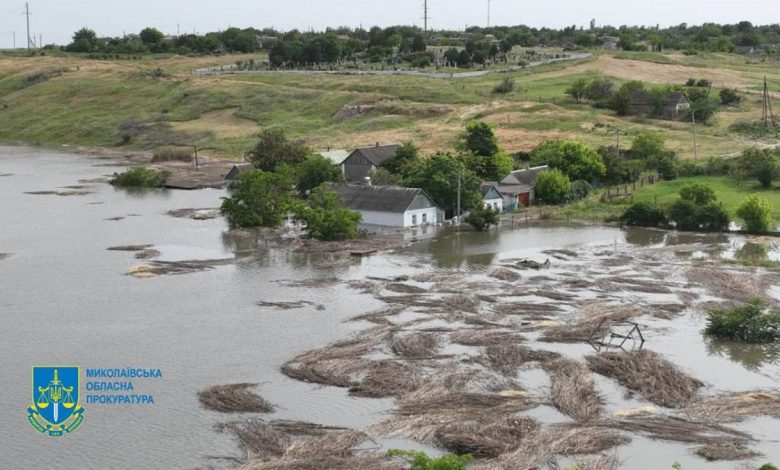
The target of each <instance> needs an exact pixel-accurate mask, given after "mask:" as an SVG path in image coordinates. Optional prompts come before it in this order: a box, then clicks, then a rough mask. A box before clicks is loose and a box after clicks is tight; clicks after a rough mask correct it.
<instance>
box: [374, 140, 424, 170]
mask: <svg viewBox="0 0 780 470" xmlns="http://www.w3.org/2000/svg"><path fill="white" fill-rule="evenodd" d="M419 158H420V149H418V148H417V146H415V145H414V144H413V143H412V142H405V143H404V144H402V145H401V146H400V147H398V150H396V152H395V155H393V156H392V157H390V158H388V159H387V160H385V162H384V163H383V164H382V168H385V169H387V171H389V172H390V173H392V174H394V175H402V174H403V173H404V171H405V169H406V167H408V166H409V165H410V164H411V163H413V162H414V161H415V160H417V159H419Z"/></svg>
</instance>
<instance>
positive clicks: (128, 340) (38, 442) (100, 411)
mask: <svg viewBox="0 0 780 470" xmlns="http://www.w3.org/2000/svg"><path fill="white" fill-rule="evenodd" d="M118 169H119V168H117V167H113V166H110V161H108V160H101V159H98V158H93V157H86V156H77V155H67V154H61V153H56V152H51V151H43V150H36V149H28V148H17V147H0V175H2V176H0V201H2V203H0V325H1V326H0V333H2V335H1V336H0V337H1V338H2V340H0V390H2V391H3V393H2V397H3V399H4V400H3V401H4V405H6V406H7V407H8V409H7V412H6V413H5V415H4V418H3V419H2V420H0V442H2V445H0V468H31V467H35V466H46V467H54V468H134V469H140V468H226V467H230V466H232V465H233V464H234V463H235V462H234V460H231V458H239V457H240V456H241V455H240V452H239V450H238V449H237V447H236V444H235V443H234V442H233V441H232V440H231V438H230V437H229V436H227V435H224V434H220V433H218V432H217V431H215V430H214V425H215V424H217V423H220V422H225V421H229V420H231V419H237V418H241V417H242V416H243V415H225V414H220V413H216V412H212V411H207V410H204V409H203V408H202V407H200V405H199V403H198V401H197V396H196V394H197V392H198V391H199V390H202V389H204V388H206V387H209V386H211V385H216V384H226V383H237V382H253V383H258V384H259V386H258V392H259V393H260V394H261V395H262V396H263V397H264V398H266V399H267V400H268V401H270V402H271V403H273V404H275V405H276V406H277V408H276V411H275V412H274V413H272V414H270V415H268V417H269V418H274V419H275V418H280V419H297V420H304V421H311V422H316V423H321V424H327V425H341V426H349V427H353V428H357V429H360V428H364V427H366V426H368V425H370V424H372V423H376V422H378V421H380V420H382V419H383V418H384V417H386V413H387V411H388V410H390V409H391V408H392V406H393V400H391V399H362V398H353V397H349V396H347V393H346V391H345V390H343V389H338V388H333V387H322V386H318V385H311V384H305V383H302V382H297V381H293V380H291V379H289V378H287V377H285V376H283V375H282V374H281V373H280V372H279V367H280V366H281V365H282V364H283V363H284V362H285V361H287V360H289V359H290V358H292V357H293V356H295V355H296V354H299V353H301V352H304V351H307V350H309V349H312V348H316V347H320V346H323V345H325V344H328V343H330V342H333V341H335V340H338V339H343V338H345V337H347V336H348V335H349V334H350V333H352V332H354V331H356V330H357V329H359V328H361V327H365V326H366V324H361V323H354V322H345V321H344V320H346V319H348V318H349V317H352V316H354V315H357V314H360V313H363V312H365V311H369V310H373V309H376V308H379V307H381V306H382V303H381V302H380V301H378V300H376V299H375V298H374V297H372V296H371V295H368V294H360V293H358V292H357V291H355V290H353V289H350V288H348V287H347V286H346V285H344V284H343V283H331V284H329V285H328V286H327V287H326V288H321V287H313V286H312V287H307V286H302V284H306V281H311V280H317V279H322V280H327V279H330V278H333V277H338V278H339V279H341V280H346V279H361V278H365V277H368V276H376V277H392V276H397V275H402V274H405V275H413V274H417V273H423V272H429V271H431V270H453V269H457V270H462V271H467V272H474V273H476V274H478V275H480V274H484V273H485V272H486V271H487V270H488V269H489V266H491V265H495V264H497V263H499V262H500V261H501V260H505V259H510V258H532V259H536V260H538V261H543V260H544V259H545V257H546V256H547V255H545V254H543V253H542V251H544V250H548V249H560V248H566V249H570V250H574V251H593V250H615V251H619V250H631V249H633V247H647V246H653V245H675V244H685V243H691V242H692V241H691V240H679V239H673V237H670V235H669V234H667V233H664V232H656V231H642V230H635V231H629V232H625V231H622V230H620V229H617V228H609V227H576V226H560V225H556V226H549V227H545V226H533V227H528V226H526V225H524V224H520V223H518V224H517V226H516V227H515V228H512V227H504V228H503V229H502V230H500V231H498V230H493V231H491V232H489V233H483V234H473V233H468V234H466V233H464V234H457V233H453V232H452V231H443V232H442V233H440V234H439V235H438V236H437V237H435V238H432V239H429V240H423V241H420V242H419V243H416V244H414V245H412V246H410V247H409V248H407V249H404V250H400V251H398V252H395V253H389V254H382V255H378V256H372V257H368V258H362V259H354V260H351V261H350V262H349V263H339V264H335V265H334V264H333V263H328V259H327V255H308V254H301V253H293V252H291V251H289V250H283V249H279V248H274V247H271V246H268V245H266V244H265V243H263V242H256V241H254V240H251V239H250V240H247V239H236V238H235V237H232V236H226V235H224V232H225V231H226V228H227V227H226V225H225V223H224V221H223V220H222V219H221V218H215V219H209V220H192V219H189V218H174V217H171V216H169V215H167V214H166V212H168V211H170V210H174V209H182V208H214V207H217V206H218V205H219V203H220V197H222V196H223V195H224V192H222V191H219V190H203V191H194V192H185V191H162V190H159V191H157V190H155V191H145V192H127V191H124V190H117V189H114V188H113V187H111V186H110V185H108V184H106V183H105V182H101V181H98V180H96V179H99V178H102V177H104V176H106V175H110V174H111V173H113V172H114V171H117V170H118ZM68 186H83V187H79V188H68ZM48 191H54V192H61V193H62V194H70V195H57V194H27V193H32V192H48ZM73 191H75V192H79V193H78V194H72V193H71V192H73ZM747 243H749V242H747V241H745V240H744V239H742V238H740V237H726V236H723V237H716V238H715V239H713V240H712V244H713V246H716V249H717V250H720V251H718V253H725V254H726V256H732V257H738V254H736V253H738V252H739V250H740V249H742V248H744V246H745V245H746V244H747ZM146 244H148V245H152V247H153V248H154V249H156V250H158V251H160V253H161V255H160V257H159V258H158V259H160V260H166V261H177V260H193V259H202V260H203V259H225V258H234V257H236V256H237V252H239V254H240V256H241V257H242V258H241V260H240V262H236V263H228V264H224V265H218V266H215V267H214V268H213V269H208V270H205V271H202V272H195V273H189V274H182V275H162V276H157V277H152V278H146V279H139V278H136V277H133V276H130V275H127V273H128V272H129V271H130V270H131V268H132V267H133V266H136V265H142V264H144V263H145V261H144V260H140V259H136V258H135V257H134V254H133V252H126V251H109V250H107V248H109V247H113V246H120V245H146ZM670 249H673V248H670ZM714 250H715V249H714ZM743 251H744V250H743ZM749 251H750V252H751V253H753V251H754V250H753V249H752V248H751V249H750V250H749ZM247 252H249V253H251V255H250V256H249V257H246V254H247ZM775 252H776V250H775V249H773V248H770V249H768V250H767V252H766V256H767V257H769V258H771V259H775V258H774V257H775V256H776V253H775ZM762 253H763V252H760V253H759V254H758V255H759V256H761V255H762ZM2 254H7V255H8V256H6V257H4V256H3V255H2ZM710 255H712V254H711V253H709V252H706V253H704V252H703V253H701V254H696V256H710ZM681 256H682V255H681ZM681 259H682V258H681ZM571 269H575V270H577V269H582V270H583V272H585V271H586V267H576V266H575V267H574V268H571ZM551 273H552V275H556V274H559V272H557V271H556V269H552V270H551ZM291 301H307V302H310V303H307V304H304V305H303V307H302V308H296V309H287V310H285V309H279V308H273V307H261V306H258V303H259V302H291ZM646 323H647V325H646V326H647V328H648V331H649V332H650V334H649V337H650V340H651V341H654V343H653V347H652V349H653V350H655V351H657V352H660V353H662V354H664V355H665V356H667V357H668V358H670V359H672V360H673V361H675V362H677V363H680V362H683V363H688V364H692V365H691V366H688V367H685V368H684V369H685V370H686V372H689V373H691V374H692V375H694V376H696V377H698V378H700V379H701V380H703V381H705V382H706V383H707V384H708V390H709V391H710V392H711V393H717V392H722V391H730V390H749V389H755V388H775V387H777V385H778V381H780V370H779V368H778V352H777V351H773V350H771V349H770V350H767V349H766V348H764V349H761V348H752V347H750V348H749V347H744V346H742V345H735V344H729V343H714V342H705V341H703V340H702V339H701V335H700V330H701V328H702V326H703V318H702V317H701V315H694V314H691V315H683V316H680V317H678V318H676V319H674V320H672V321H661V320H657V321H656V320H648V321H647V322H646ZM536 346H538V345H535V347H536ZM539 347H541V346H539ZM546 347H547V348H549V349H554V350H559V351H561V352H564V353H572V354H582V352H585V348H587V346H584V345H557V344H549V343H548V344H546ZM36 365H78V366H80V367H81V368H82V380H84V379H85V377H84V370H83V369H87V368H90V369H91V368H107V369H108V368H124V367H138V368H159V369H161V371H162V374H163V377H162V378H161V379H140V380H136V381H135V382H134V385H135V387H136V389H137V391H138V392H140V393H149V394H152V395H153V396H154V400H155V404H154V405H100V404H92V405H87V404H85V403H84V401H83V400H82V405H84V406H85V408H86V412H85V421H84V422H83V424H82V425H81V427H80V428H79V429H78V430H77V431H76V432H74V433H73V434H71V435H68V436H65V437H61V438H49V437H46V436H43V435H41V434H40V433H38V432H37V431H36V430H35V429H33V428H32V427H31V426H30V425H29V423H28V422H27V416H26V408H27V406H28V405H29V404H30V402H31V400H32V395H31V390H30V371H31V367H33V366H36ZM519 378H520V380H521V382H524V383H525V382H528V384H527V385H528V388H529V389H531V390H533V389H534V388H545V387H548V386H549V385H548V383H546V382H545V379H546V378H545V377H544V376H543V374H539V373H536V372H534V371H533V370H524V371H522V372H521V373H520V375H519ZM598 384H599V386H600V388H602V390H603V392H604V393H605V398H606V400H607V408H608V409H610V410H612V409H618V408H627V407H633V406H642V405H645V404H646V403H645V402H642V401H639V400H633V401H632V400H629V399H627V398H626V397H625V390H623V389H622V388H621V387H620V386H619V385H617V384H616V383H614V382H612V381H611V380H609V379H605V378H599V381H598ZM82 387H83V385H82ZM84 393H85V391H84V390H83V388H82V394H84ZM534 413H535V414H534ZM531 415H532V416H533V417H534V418H536V419H538V420H539V421H540V422H543V423H547V422H556V421H558V420H559V419H561V417H562V415H560V413H558V412H557V411H556V410H555V409H553V408H551V407H539V408H538V409H535V410H532V412H531ZM247 416H249V415H247ZM563 418H565V417H563ZM778 424H780V423H778V421H777V420H773V419H768V418H759V419H756V420H753V421H751V422H747V423H743V424H740V425H739V429H745V430H747V431H749V432H751V433H755V434H757V435H758V438H759V439H760V442H759V443H758V444H757V445H756V446H754V447H755V448H756V449H757V450H759V451H760V452H762V453H764V454H765V457H762V460H763V461H774V462H775V463H777V462H780V444H778V443H777V439H778V435H777V433H776V432H775V431H772V429H775V430H776V429H778ZM381 443H382V445H385V446H388V447H404V446H410V443H409V442H408V441H406V440H403V439H400V440H396V439H388V440H383V441H382V442H381ZM691 449H692V448H691V447H689V446H685V445H681V444H669V443H658V442H654V441H651V440H649V439H643V438H639V437H636V438H634V440H633V442H632V444H630V445H628V446H625V447H623V448H621V449H620V450H619V451H618V453H619V456H620V457H621V460H622V461H624V462H625V465H626V468H649V467H647V466H646V465H645V464H646V463H647V462H655V463H657V465H653V468H669V467H671V464H672V463H673V462H674V461H679V462H681V463H683V467H684V468H685V469H686V470H688V469H696V468H705V467H707V468H711V467H710V466H709V464H705V462H704V461H703V460H701V459H699V458H696V457H694V456H692V454H691ZM428 450H430V449H428ZM735 466H736V464H733V463H725V464H724V463H719V464H717V465H716V466H715V468H734V467H735Z"/></svg>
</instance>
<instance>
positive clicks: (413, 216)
mask: <svg viewBox="0 0 780 470" xmlns="http://www.w3.org/2000/svg"><path fill="white" fill-rule="evenodd" d="M412 225H417V214H414V215H412Z"/></svg>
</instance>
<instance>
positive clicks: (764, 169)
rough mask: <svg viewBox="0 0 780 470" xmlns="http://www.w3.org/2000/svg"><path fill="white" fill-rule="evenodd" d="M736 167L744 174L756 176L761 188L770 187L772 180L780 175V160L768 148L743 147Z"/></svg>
mask: <svg viewBox="0 0 780 470" xmlns="http://www.w3.org/2000/svg"><path fill="white" fill-rule="evenodd" d="M738 168H739V170H740V171H741V172H742V173H743V174H744V175H745V176H750V177H752V178H756V179H757V180H758V182H759V183H760V184H761V187H763V188H770V187H772V182H773V181H774V180H775V179H777V177H778V176H780V162H778V158H777V156H776V155H775V154H774V153H773V152H772V151H771V150H769V149H759V148H756V147H751V148H747V149H745V150H744V151H743V152H742V156H741V157H740V159H739V163H738Z"/></svg>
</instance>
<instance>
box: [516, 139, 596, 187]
mask: <svg viewBox="0 0 780 470" xmlns="http://www.w3.org/2000/svg"><path fill="white" fill-rule="evenodd" d="M531 161H532V162H534V164H538V165H544V164H547V165H550V166H551V167H552V168H557V169H558V170H560V171H561V172H563V173H564V174H565V175H566V176H567V177H568V178H569V179H570V180H585V181H598V180H600V179H601V178H602V177H603V176H604V175H606V173H607V168H606V166H605V165H604V160H603V159H602V158H601V155H599V154H598V153H597V152H596V151H595V150H593V149H592V148H590V147H588V146H587V145H585V144H582V143H580V142H573V141H565V140H548V141H546V142H542V143H541V144H539V145H538V146H537V147H536V148H535V149H534V150H533V151H532V152H531Z"/></svg>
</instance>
